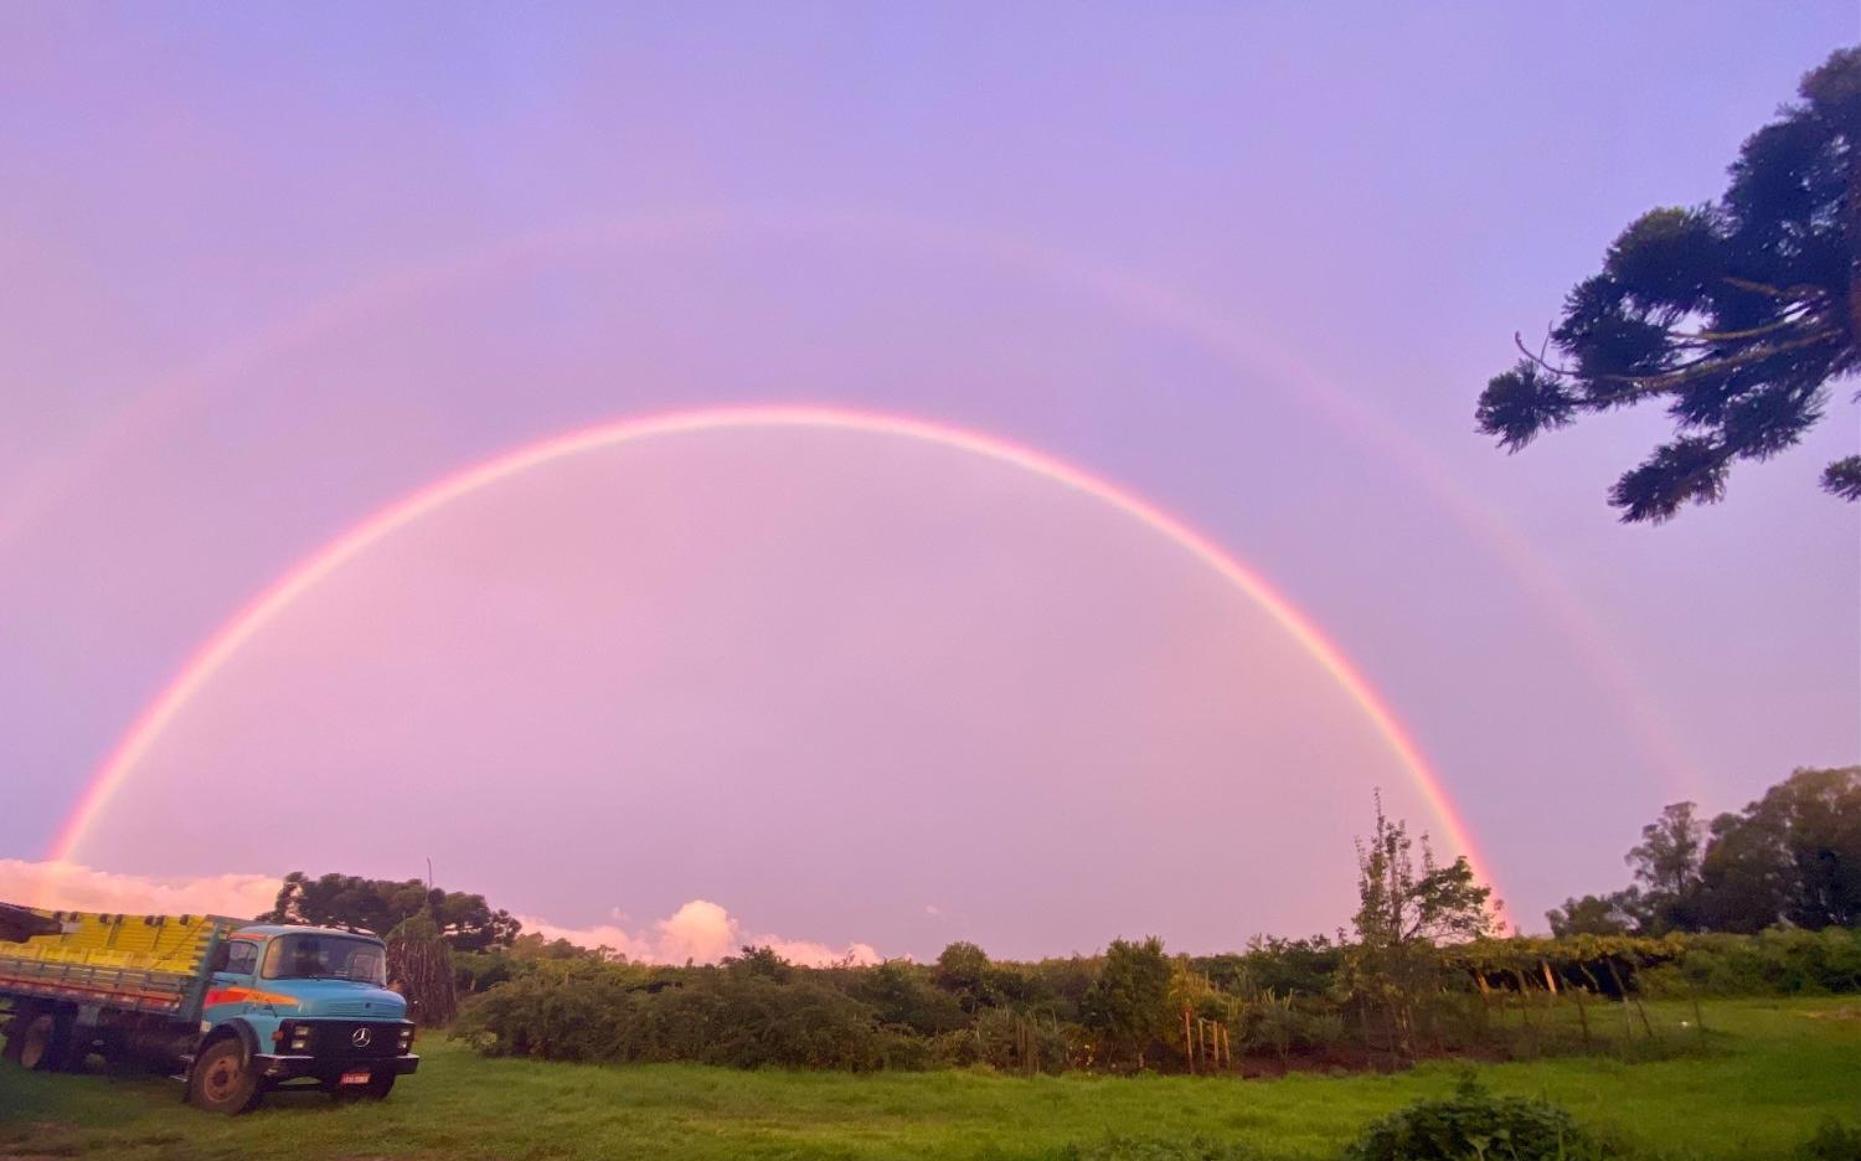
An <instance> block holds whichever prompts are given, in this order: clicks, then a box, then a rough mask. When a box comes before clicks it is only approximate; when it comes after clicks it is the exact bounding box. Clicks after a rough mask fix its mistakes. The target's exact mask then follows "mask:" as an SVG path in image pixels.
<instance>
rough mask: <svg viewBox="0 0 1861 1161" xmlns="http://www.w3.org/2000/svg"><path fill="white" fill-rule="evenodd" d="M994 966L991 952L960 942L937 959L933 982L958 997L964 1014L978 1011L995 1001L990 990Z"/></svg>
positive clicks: (952, 945)
mask: <svg viewBox="0 0 1861 1161" xmlns="http://www.w3.org/2000/svg"><path fill="white" fill-rule="evenodd" d="M991 966H992V965H991V964H990V963H989V955H988V953H987V952H985V951H983V950H982V949H981V948H980V947H977V946H976V945H975V944H973V943H969V942H967V941H965V940H958V941H956V942H955V943H952V944H951V945H950V946H948V947H946V948H944V949H943V953H942V954H941V955H939V956H938V957H937V968H936V971H935V972H934V973H933V974H932V979H934V980H935V981H936V984H937V986H938V987H939V988H942V989H943V990H944V991H946V992H949V993H950V994H951V995H953V996H955V997H956V998H957V1002H958V1003H960V1004H962V1006H963V1011H965V1012H974V1011H976V1009H978V1008H981V1007H985V1006H988V1005H992V1004H993V1003H994V1002H995V996H994V995H993V994H992V990H991V989H990V987H989V976H990V967H991Z"/></svg>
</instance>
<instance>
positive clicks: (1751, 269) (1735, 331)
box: [1476, 48, 1861, 523]
mask: <svg viewBox="0 0 1861 1161" xmlns="http://www.w3.org/2000/svg"><path fill="white" fill-rule="evenodd" d="M1798 91H1799V93H1800V95H1801V97H1802V101H1801V102H1800V103H1798V104H1795V105H1790V106H1786V107H1785V108H1784V109H1783V110H1782V111H1781V116H1780V119H1779V120H1777V121H1774V122H1772V123H1771V124H1769V125H1766V126H1764V127H1763V128H1762V129H1760V130H1758V131H1757V132H1756V133H1754V134H1752V135H1751V136H1750V137H1749V138H1747V139H1746V141H1745V143H1744V146H1743V148H1742V149H1741V150H1740V152H1739V156H1738V160H1737V161H1736V162H1734V163H1733V164H1732V166H1731V169H1730V176H1731V181H1730V183H1729V185H1728V186H1727V188H1726V191H1725V193H1724V195H1723V196H1722V197H1721V198H1720V199H1719V200H1718V201H1717V202H1715V203H1709V204H1706V205H1702V206H1696V207H1692V208H1678V207H1668V208H1663V209H1656V210H1650V211H1649V212H1648V213H1646V214H1643V215H1642V216H1641V217H1640V218H1639V219H1637V220H1636V221H1635V222H1633V223H1632V224H1631V225H1630V226H1629V227H1628V228H1627V229H1626V230H1624V231H1623V232H1622V235H1621V236H1620V237H1619V238H1617V239H1616V241H1615V244H1614V245H1613V246H1611V247H1610V248H1609V252H1608V254H1607V255H1606V256H1605V257H1604V259H1603V268H1602V271H1601V272H1600V273H1598V274H1596V275H1594V276H1592V277H1590V278H1589V279H1587V280H1585V281H1584V282H1581V283H1579V284H1578V285H1577V286H1576V288H1575V289H1573V290H1572V291H1571V292H1570V294H1569V295H1568V296H1567V297H1566V298H1565V300H1564V311H1563V317H1562V319H1561V320H1560V321H1559V322H1558V323H1557V325H1556V326H1555V327H1553V328H1552V330H1551V331H1550V334H1549V336H1548V337H1547V339H1546V344H1545V346H1544V347H1542V348H1540V349H1539V350H1538V351H1536V352H1534V351H1532V350H1531V349H1530V348H1529V347H1527V346H1526V344H1525V343H1524V342H1523V341H1521V340H1519V339H1518V337H1517V336H1514V342H1515V343H1516V344H1517V345H1518V347H1519V350H1520V352H1521V353H1522V355H1523V356H1524V357H1523V358H1522V359H1521V360H1520V361H1519V362H1518V363H1517V364H1516V365H1515V366H1514V367H1513V368H1512V369H1511V370H1509V371H1507V372H1505V373H1504V374H1502V375H1498V376H1496V377H1495V378H1493V379H1492V380H1491V381H1490V382H1489V383H1488V384H1487V386H1486V390H1485V391H1484V392H1482V393H1481V395H1480V402H1479V407H1478V409H1477V412H1476V416H1477V419H1478V423H1479V427H1480V430H1481V431H1483V432H1485V433H1486V434H1488V435H1492V436H1496V437H1497V438H1498V440H1499V443H1500V445H1501V446H1502V447H1504V448H1506V449H1507V450H1509V451H1517V450H1519V449H1521V448H1523V447H1524V446H1525V445H1527V444H1529V443H1530V442H1531V441H1532V440H1533V439H1535V438H1537V437H1538V436H1539V435H1542V434H1543V433H1545V432H1547V431H1550V430H1553V429H1555V428H1560V427H1564V426H1566V425H1568V424H1570V423H1573V422H1575V420H1576V418H1577V417H1578V416H1579V415H1584V414H1590V413H1597V412H1604V411H1611V410H1614V409H1616V408H1620V407H1630V406H1634V405H1636V404H1639V403H1645V402H1649V401H1652V400H1660V401H1662V402H1663V403H1665V405H1666V407H1667V411H1668V413H1669V414H1670V415H1671V416H1672V417H1673V419H1674V424H1675V437H1674V439H1673V440H1672V441H1671V442H1669V443H1665V444H1662V445H1661V446H1659V447H1657V448H1656V449H1655V450H1654V453H1653V454H1652V455H1650V456H1649V457H1648V458H1647V459H1646V460H1645V461H1644V462H1643V463H1642V464H1641V465H1640V466H1639V467H1636V468H1633V469H1631V470H1630V471H1628V472H1627V473H1625V474H1624V475H1623V476H1622V477H1621V479H1619V480H1618V481H1616V484H1615V487H1614V488H1613V489H1612V490H1611V491H1610V494H1609V503H1610V504H1611V505H1613V506H1614V507H1616V508H1618V509H1620V510H1621V513H1622V520H1623V521H1624V522H1628V523H1634V522H1639V521H1651V522H1660V521H1663V520H1667V519H1669V518H1671V517H1672V516H1674V515H1675V514H1676V513H1677V512H1678V511H1679V510H1680V508H1681V507H1682V506H1684V505H1686V504H1689V503H1695V504H1698V503H1711V502H1714V501H1717V500H1719V499H1720V498H1722V497H1723V495H1724V493H1725V481H1726V476H1727V475H1728V473H1729V471H1730V469H1731V466H1732V464H1733V462H1734V461H1737V460H1763V459H1768V458H1770V457H1771V456H1774V455H1776V454H1777V453H1778V452H1781V451H1783V450H1784V449H1785V448H1788V447H1790V446H1791V445H1793V444H1795V443H1796V442H1797V441H1798V440H1799V439H1800V438H1802V435H1803V433H1804V432H1805V431H1807V430H1808V429H1809V428H1810V427H1811V426H1813V425H1814V424H1815V423H1816V422H1817V421H1818V420H1820V419H1821V418H1822V415H1823V409H1824V407H1825V406H1826V404H1827V401H1828V384H1829V383H1831V382H1832V381H1834V380H1836V379H1840V378H1842V377H1844V376H1847V375H1849V374H1852V373H1853V372H1854V370H1855V369H1856V364H1857V358H1858V357H1861V355H1858V351H1861V346H1858V344H1861V49H1854V48H1849V49H1842V50H1840V51H1838V52H1836V53H1835V54H1834V55H1833V56H1831V57H1830V58H1829V59H1828V61H1827V62H1825V63H1824V64H1823V65H1822V66H1821V67H1820V68H1818V69H1816V70H1815V71H1813V72H1811V73H1809V74H1808V75H1807V76H1805V77H1804V78H1803V81H1802V84H1801V86H1800V87H1799V90H1798ZM1553 350H1554V351H1555V352H1556V354H1555V356H1552V354H1551V353H1550V352H1551V351H1553ZM1822 486H1823V487H1824V488H1825V489H1826V490H1828V491H1829V492H1832V493H1834V494H1835V495H1837V496H1841V497H1843V498H1845V499H1848V500H1856V499H1861V456H1849V457H1847V458H1845V459H1841V460H1837V461H1836V462H1834V463H1832V464H1830V465H1828V467H1827V468H1826V469H1825V470H1824V472H1823V475H1822Z"/></svg>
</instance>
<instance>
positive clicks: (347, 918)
mask: <svg viewBox="0 0 1861 1161" xmlns="http://www.w3.org/2000/svg"><path fill="white" fill-rule="evenodd" d="M423 911H425V912H429V913H430V914H431V916H432V918H433V921H434V923H435V924H436V925H437V926H438V928H439V933H440V935H441V937H443V938H444V939H445V940H446V942H447V944H449V945H450V946H451V947H452V948H454V949H455V950H458V951H483V950H484V949H485V948H488V947H493V946H497V947H507V946H509V945H510V943H511V941H512V940H514V939H516V938H517V934H518V932H520V931H521V930H522V929H523V924H522V923H521V922H519V921H518V920H517V919H516V918H515V917H514V916H512V915H511V914H510V913H509V912H508V911H502V910H499V911H493V910H492V909H491V907H490V905H489V904H487V903H486V902H485V897H484V896H483V895H467V894H463V893H461V892H457V891H439V890H429V889H428V887H427V885H426V884H425V883H423V882H421V881H420V880H419V879H407V880H405V881H401V882H395V881H393V880H390V879H364V878H362V877H360V876H359V875H340V874H328V875H323V876H320V877H319V878H315V879H312V878H311V877H310V876H309V875H307V874H305V873H304V872H302V871H292V872H291V873H290V874H288V875H286V876H285V877H284V882H283V883H282V884H281V885H280V886H279V888H278V897H277V900H276V901H275V902H274V904H273V906H272V909H271V910H270V911H268V912H266V913H265V914H264V915H261V916H259V919H260V920H261V921H262V922H267V923H309V924H315V925H318V926H323V927H353V928H359V929H361V930H364V931H373V932H377V933H380V932H387V931H392V930H394V928H395V927H396V926H398V925H399V924H401V923H402V922H404V921H405V920H407V919H408V918H410V917H412V916H414V915H418V914H420V913H421V912H423Z"/></svg>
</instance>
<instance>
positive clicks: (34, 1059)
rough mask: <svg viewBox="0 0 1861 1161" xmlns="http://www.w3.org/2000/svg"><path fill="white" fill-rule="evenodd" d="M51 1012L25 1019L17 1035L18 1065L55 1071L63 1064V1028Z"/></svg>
mask: <svg viewBox="0 0 1861 1161" xmlns="http://www.w3.org/2000/svg"><path fill="white" fill-rule="evenodd" d="M60 1023H61V1022H60V1020H59V1019H58V1017H57V1016H56V1015H54V1014H52V1013H51V1012H40V1013H39V1014H38V1015H36V1016H34V1017H32V1019H30V1020H28V1021H26V1027H25V1030H24V1031H23V1032H21V1033H20V1035H19V1063H20V1066H21V1067H23V1068H26V1069H28V1070H30V1071H33V1072H56V1071H58V1069H59V1067H60V1066H62V1065H63V1064H64V1057H65V1040H66V1034H65V1029H64V1028H62V1027H60Z"/></svg>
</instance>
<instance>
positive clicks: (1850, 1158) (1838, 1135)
mask: <svg viewBox="0 0 1861 1161" xmlns="http://www.w3.org/2000/svg"><path fill="white" fill-rule="evenodd" d="M1796 1155H1797V1157H1799V1158H1800V1159H1801V1161H1861V1129H1851V1128H1849V1127H1848V1126H1847V1125H1844V1124H1842V1123H1841V1122H1840V1121H1835V1120H1829V1121H1824V1122H1823V1123H1822V1127H1821V1128H1820V1129H1817V1130H1816V1135H1815V1136H1813V1137H1811V1138H1810V1139H1809V1140H1807V1141H1805V1142H1803V1147H1802V1148H1800V1149H1798V1150H1797V1151H1796Z"/></svg>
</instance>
